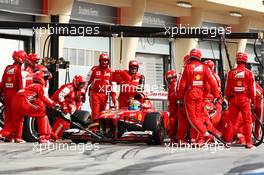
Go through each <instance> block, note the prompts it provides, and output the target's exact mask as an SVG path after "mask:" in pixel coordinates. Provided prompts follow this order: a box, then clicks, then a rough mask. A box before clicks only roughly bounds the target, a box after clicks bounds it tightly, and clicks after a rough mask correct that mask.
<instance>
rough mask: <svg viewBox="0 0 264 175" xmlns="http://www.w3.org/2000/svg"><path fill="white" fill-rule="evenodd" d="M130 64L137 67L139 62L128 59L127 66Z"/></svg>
mask: <svg viewBox="0 0 264 175" xmlns="http://www.w3.org/2000/svg"><path fill="white" fill-rule="evenodd" d="M130 66H135V67H139V64H138V62H137V61H136V60H131V61H129V64H128V67H130Z"/></svg>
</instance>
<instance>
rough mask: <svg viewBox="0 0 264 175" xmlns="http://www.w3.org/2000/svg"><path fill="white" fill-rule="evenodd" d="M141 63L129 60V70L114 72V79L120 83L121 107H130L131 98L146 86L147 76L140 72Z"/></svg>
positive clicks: (119, 98)
mask: <svg viewBox="0 0 264 175" xmlns="http://www.w3.org/2000/svg"><path fill="white" fill-rule="evenodd" d="M138 68H139V64H138V62H137V61H136V60H131V61H129V64H128V70H116V71H114V72H113V79H114V80H113V81H115V82H117V84H120V94H119V97H118V102H119V109H121V108H128V107H129V103H130V100H132V99H134V96H135V95H136V94H137V93H138V92H139V91H141V92H142V90H143V88H144V83H145V77H144V76H143V75H141V74H140V73H139V72H138Z"/></svg>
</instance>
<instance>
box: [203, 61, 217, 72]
mask: <svg viewBox="0 0 264 175" xmlns="http://www.w3.org/2000/svg"><path fill="white" fill-rule="evenodd" d="M204 64H205V65H207V66H208V67H209V68H210V69H211V71H213V70H214V66H215V65H214V62H213V61H212V60H206V61H205V62H204Z"/></svg>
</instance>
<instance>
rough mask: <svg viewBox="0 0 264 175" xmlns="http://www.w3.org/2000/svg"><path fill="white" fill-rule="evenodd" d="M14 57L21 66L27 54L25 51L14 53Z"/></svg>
mask: <svg viewBox="0 0 264 175" xmlns="http://www.w3.org/2000/svg"><path fill="white" fill-rule="evenodd" d="M12 57H13V60H14V61H17V62H19V63H20V64H23V63H24V60H25V58H26V57H27V53H26V52H25V51H23V50H19V51H14V52H13V55H12Z"/></svg>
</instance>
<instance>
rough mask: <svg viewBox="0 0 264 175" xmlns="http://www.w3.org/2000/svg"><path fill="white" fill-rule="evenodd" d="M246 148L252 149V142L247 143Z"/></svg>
mask: <svg viewBox="0 0 264 175" xmlns="http://www.w3.org/2000/svg"><path fill="white" fill-rule="evenodd" d="M246 148H247V149H253V148H255V146H254V145H253V144H252V143H247V144H246Z"/></svg>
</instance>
